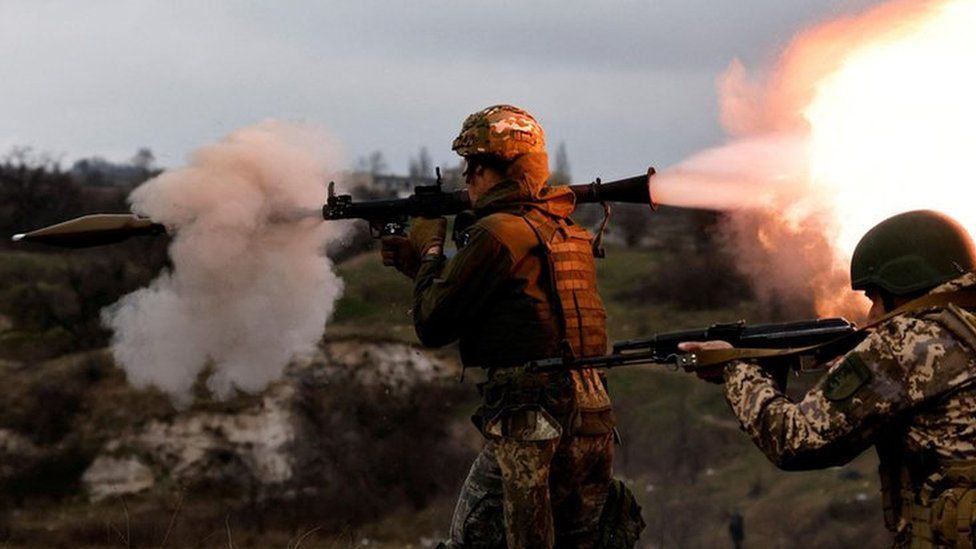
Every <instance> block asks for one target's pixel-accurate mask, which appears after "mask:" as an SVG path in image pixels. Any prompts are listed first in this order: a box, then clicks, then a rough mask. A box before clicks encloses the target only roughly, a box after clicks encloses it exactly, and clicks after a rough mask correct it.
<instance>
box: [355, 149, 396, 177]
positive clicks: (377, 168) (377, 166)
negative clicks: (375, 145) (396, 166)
mask: <svg viewBox="0 0 976 549" xmlns="http://www.w3.org/2000/svg"><path fill="white" fill-rule="evenodd" d="M388 168H389V166H387V164H386V157H384V156H383V151H373V152H371V153H369V156H360V157H359V160H357V161H356V169H357V170H358V171H361V172H368V173H370V174H372V175H380V174H384V173H387V172H388Z"/></svg>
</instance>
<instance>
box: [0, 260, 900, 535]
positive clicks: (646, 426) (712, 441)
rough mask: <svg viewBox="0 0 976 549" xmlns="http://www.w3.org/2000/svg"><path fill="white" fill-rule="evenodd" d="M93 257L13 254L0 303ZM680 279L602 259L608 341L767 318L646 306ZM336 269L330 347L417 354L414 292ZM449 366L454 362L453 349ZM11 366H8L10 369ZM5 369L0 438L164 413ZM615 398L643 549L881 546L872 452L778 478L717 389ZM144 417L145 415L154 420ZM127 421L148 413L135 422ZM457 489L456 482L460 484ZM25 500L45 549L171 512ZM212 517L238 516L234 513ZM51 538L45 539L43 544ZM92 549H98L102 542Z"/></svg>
mask: <svg viewBox="0 0 976 549" xmlns="http://www.w3.org/2000/svg"><path fill="white" fill-rule="evenodd" d="M87 257H88V256H77V257H74V256H73V258H72V259H70V260H66V259H64V258H63V257H61V256H56V255H47V254H43V255H42V254H32V253H19V252H4V253H2V254H0V280H6V281H8V283H7V285H6V286H4V287H3V288H0V298H4V299H6V300H7V303H10V298H11V295H12V292H14V291H15V290H16V288H22V287H23V286H24V285H26V284H41V285H44V284H48V285H52V286H53V287H54V288H56V287H58V285H59V284H62V283H63V281H64V277H65V275H66V272H68V270H70V266H71V265H73V264H74V265H77V264H78V263H79V262H82V261H87V260H88V259H86V258H87ZM681 264H682V258H681V257H676V256H675V255H674V254H673V253H669V252H665V251H654V250H629V249H614V248H611V249H609V250H608V254H607V257H606V258H605V259H602V260H599V262H598V269H599V282H600V285H601V291H602V294H603V296H604V300H605V303H606V306H607V311H608V318H609V330H610V335H611V338H612V339H626V338H633V337H638V336H645V335H650V334H652V333H654V332H659V331H668V330H676V329H682V328H688V327H693V326H702V325H707V324H710V323H714V322H721V321H731V320H737V319H740V318H744V319H747V320H749V319H756V318H760V317H759V315H760V313H761V311H760V310H759V307H758V306H757V305H756V304H755V303H753V302H751V301H748V300H744V301H742V302H741V303H739V304H738V305H736V306H725V307H721V308H705V309H698V310H688V309H686V308H684V307H682V306H680V305H678V304H676V303H674V302H672V301H670V300H668V299H664V298H662V297H660V296H656V295H655V294H654V293H653V292H649V291H648V292H644V293H641V290H640V289H641V288H643V287H645V286H646V283H647V281H648V279H649V277H653V276H656V275H655V273H661V272H662V269H664V268H670V266H671V265H681ZM336 270H337V272H338V273H339V274H340V276H341V278H342V279H343V280H344V283H345V291H344V294H343V296H342V298H341V299H340V300H339V301H338V303H337V304H336V310H335V313H334V316H333V319H332V320H331V321H330V323H329V324H328V326H327V328H326V338H327V339H328V338H332V337H335V338H338V337H343V338H345V337H356V336H359V337H378V338H394V339H399V340H403V341H407V342H416V337H415V335H414V333H413V328H412V325H411V322H410V316H409V308H410V292H411V284H410V281H409V280H407V279H406V278H405V277H403V276H402V275H400V274H399V273H397V272H396V271H394V270H392V269H390V268H386V267H383V266H382V264H381V263H380V260H379V254H378V253H376V252H373V253H368V254H364V255H360V256H358V257H355V258H353V259H351V260H349V261H346V262H344V263H342V264H341V265H338V266H337V267H336ZM720 278H721V277H720V276H719V279H720ZM17 291H19V290H17ZM688 291H695V288H689V289H688ZM10 312H12V311H8V314H9V313H10ZM0 321H2V322H0V326H3V330H2V331H3V333H4V337H7V338H13V337H15V336H16V337H20V338H28V339H30V337H36V338H38V339H37V340H36V341H42V342H43V341H47V339H45V337H47V336H50V334H47V332H44V333H34V334H33V335H32V334H31V332H29V331H26V332H25V330H23V329H18V328H16V327H12V326H11V325H10V318H9V317H8V318H6V319H0ZM45 334H47V335H45ZM0 341H2V339H0ZM0 347H2V345H0ZM7 351H9V349H8V350H7ZM446 352H449V353H450V352H453V351H452V350H451V349H450V348H449V349H448V350H447V351H446ZM99 356H102V355H99ZM7 358H11V356H10V355H9V354H8V355H7ZM99 360H103V359H99ZM7 364H8V365H7V367H6V369H5V370H4V372H6V373H5V374H4V375H5V376H7V377H6V378H5V383H6V386H7V387H8V388H10V391H8V393H7V394H6V397H5V398H4V399H3V402H4V404H5V406H6V409H4V410H2V411H0V428H15V429H19V428H21V427H23V428H27V427H26V426H29V425H31V424H32V423H31V422H32V421H34V420H35V419H38V418H41V419H43V420H44V421H45V422H47V423H45V425H47V424H51V425H54V426H55V427H58V426H60V427H58V428H61V429H67V428H72V429H74V428H77V429H84V428H87V427H91V426H92V425H96V424H97V426H98V428H99V429H109V430H111V428H113V426H128V425H132V424H133V422H137V421H141V419H140V418H142V417H148V416H147V414H150V415H160V414H168V413H171V411H170V410H169V409H168V407H167V406H166V405H165V404H164V403H162V402H159V396H158V395H153V394H145V393H143V394H132V393H131V392H128V391H127V390H126V389H125V387H124V380H123V378H121V377H120V375H121V373H120V372H119V371H118V370H117V369H116V370H113V369H112V366H111V365H105V364H101V363H98V364H95V365H92V366H91V367H89V368H88V369H87V370H83V371H81V372H78V371H77V369H76V368H65V367H63V366H59V365H58V364H48V365H45V367H44V368H45V369H43V370H37V371H36V374H35V373H33V370H32V369H31V368H25V367H24V366H23V365H21V364H19V363H17V362H16V361H11V362H8V363H7ZM473 377H477V376H469V379H468V380H467V381H466V382H465V383H466V384H469V385H472V386H471V387H470V388H469V389H468V390H469V394H470V395H471V398H470V399H469V400H468V401H467V402H466V403H463V404H462V405H459V406H458V408H457V410H452V414H451V416H452V417H453V418H455V419H454V421H456V423H457V432H458V433H460V435H459V436H463V437H464V438H465V440H468V439H473V437H474V436H475V435H474V432H473V428H472V427H471V426H470V425H469V424H468V423H467V419H466V417H467V415H468V414H469V413H470V412H471V408H472V407H473V403H474V401H475V398H476V396H475V388H474V387H473V379H472V378H473ZM92 380H95V381H92ZM92 383H95V384H96V385H95V386H96V387H97V391H96V392H94V393H91V392H90V391H89V392H84V391H83V390H82V389H77V390H76V389H75V388H76V387H84V386H88V385H86V384H92ZM610 384H611V391H612V393H613V396H614V401H615V408H616V411H617V415H618V422H619V430H620V433H621V435H622V438H623V444H622V445H621V446H620V447H619V448H618V449H617V462H616V468H617V474H618V475H619V476H621V477H623V478H625V479H626V480H627V481H628V483H629V485H630V486H631V487H632V489H633V490H634V491H635V493H636V494H637V497H638V499H639V500H640V502H641V504H642V505H643V507H644V517H645V520H646V521H647V523H648V528H647V530H646V531H645V535H644V538H643V542H642V543H643V545H642V547H720V546H727V545H728V544H729V536H728V533H727V525H728V519H729V516H730V515H731V514H732V513H733V512H739V513H741V514H742V515H743V517H744V518H745V528H746V542H747V546H750V547H801V546H802V547H864V546H867V547H875V546H883V545H885V544H886V543H887V542H886V541H885V540H886V538H885V534H884V532H883V528H882V526H881V504H880V501H879V497H878V486H877V480H876V478H875V473H874V469H875V466H876V460H875V458H874V456H873V453H869V455H865V456H862V457H861V458H859V459H858V460H856V461H855V462H854V463H852V464H851V465H849V466H847V467H844V468H839V469H831V470H826V471H818V472H808V473H784V472H780V471H778V470H777V469H775V467H773V466H772V465H770V464H769V463H768V462H767V461H766V460H765V458H764V457H763V456H762V455H761V454H760V452H759V451H758V450H756V449H755V448H754V447H753V446H752V444H751V443H750V441H749V440H748V439H747V438H746V437H745V435H744V434H743V433H742V432H741V431H740V430H739V428H738V425H737V424H736V423H735V421H734V419H733V418H732V416H731V414H730V413H729V411H728V410H727V407H726V404H725V402H724V398H723V397H722V393H721V387H719V386H716V385H710V384H707V383H704V382H701V381H699V380H697V379H696V378H694V377H692V376H689V375H687V374H684V373H681V372H672V371H669V370H668V369H667V368H666V367H662V366H641V367H629V368H626V369H621V370H619V371H613V372H612V373H611V374H610ZM147 397H150V398H149V399H148V400H147ZM52 398H61V399H67V400H65V401H66V402H69V404H71V406H74V407H75V408H74V410H75V416H73V417H74V418H75V419H73V420H72V421H76V422H81V423H78V424H77V425H75V424H71V425H68V426H64V425H61V424H60V423H59V421H62V420H59V418H60V417H61V415H60V414H59V413H58V411H57V410H54V411H52V409H51V407H50V406H47V405H45V404H44V403H45V402H53V401H52V400H51V399H52ZM45 399H47V400H45ZM72 399H76V400H72ZM100 403H101V404H100ZM147 403H151V404H152V407H149V408H147V406H146V404H147ZM109 404H111V405H109ZM126 407H139V410H131V411H132V412H133V413H132V414H129V413H128V412H127V410H126ZM137 411H138V412H140V413H135V412H137ZM85 418H87V419H85ZM86 426H87V427H86ZM51 428H54V427H51ZM120 428H121V427H120ZM456 481H457V482H458V483H460V481H461V478H457V479H456ZM452 498H453V496H452V495H451V494H446V493H445V494H440V495H438V496H437V497H436V498H433V499H432V500H431V502H430V503H429V504H428V506H427V507H425V508H423V509H419V510H418V509H413V508H399V507H397V508H394V509H390V510H389V512H388V513H386V514H385V515H384V516H383V517H381V518H378V519H377V520H374V521H370V522H366V523H363V524H356V525H350V526H349V527H348V528H344V529H342V530H341V531H316V532H314V534H312V535H309V536H307V537H305V538H302V539H303V544H302V547H351V546H360V545H362V543H363V540H368V542H369V545H370V546H374V547H407V546H414V547H420V546H422V543H421V542H422V541H423V538H429V537H431V536H434V535H443V534H444V533H445V530H446V525H447V522H448V520H449V516H450V513H451V508H452ZM30 501H32V502H33V503H32V504H31V505H28V506H27V507H24V508H21V509H20V510H16V511H15V512H14V513H15V514H14V515H10V514H9V513H8V515H7V518H6V521H7V524H8V525H17V527H19V528H26V529H28V530H26V531H29V534H30V539H32V540H35V541H37V543H38V545H36V546H38V547H40V546H58V545H59V544H60V545H61V546H70V544H71V541H70V540H71V536H72V535H73V534H71V532H76V533H77V532H94V531H96V530H97V531H99V532H100V531H101V529H108V531H109V535H108V536H107V537H106V539H107V546H115V545H118V542H119V536H117V535H115V533H114V530H112V528H114V529H116V530H118V529H120V528H121V525H122V524H123V521H124V520H128V519H129V517H128V515H127V513H129V512H131V513H132V514H133V516H132V520H136V518H137V514H138V518H140V520H143V521H144V522H143V523H141V524H143V525H144V526H145V528H146V529H147V530H146V532H147V533H146V536H148V539H155V540H157V541H156V543H158V539H159V538H160V537H161V535H157V534H160V531H163V530H165V526H166V524H167V523H168V521H169V517H170V516H171V515H172V513H173V510H172V502H169V503H165V502H161V501H159V500H153V499H148V500H138V501H132V502H130V503H129V507H127V508H126V509H125V512H124V513H123V508H122V506H121V505H120V503H119V502H117V501H114V502H106V503H102V504H99V505H95V506H89V505H87V504H84V503H83V502H82V501H80V500H79V499H78V498H77V497H71V496H69V497H67V498H66V499H51V498H49V497H46V496H45V497H44V498H42V499H40V500H36V499H31V500H30ZM214 505H218V503H213V504H211V503H207V502H206V501H192V502H189V503H188V504H187V507H186V510H184V511H182V512H183V513H190V512H193V511H191V510H193V509H196V510H197V511H199V513H200V514H201V516H210V515H208V514H207V513H210V514H214V513H216V512H217V511H214V507H213V506H214ZM219 505H221V506H224V505H230V506H231V508H232V507H233V502H231V503H228V502H226V501H225V502H219ZM220 509H223V507H221V508H220ZM218 511H219V509H218ZM228 512H229V511H228ZM139 513H141V514H139ZM218 514H219V513H218ZM0 518H2V513H0ZM187 520H189V518H187ZM200 520H204V519H200ZM207 520H209V519H207ZM213 520H214V521H216V522H217V523H219V524H216V523H215V524H214V525H213V528H212V529H213V530H214V531H215V532H217V533H216V534H213V535H212V537H211V538H209V539H210V540H211V541H214V544H213V545H212V546H217V545H219V546H225V545H226V544H227V539H226V533H225V532H224V526H225V525H224V524H223V520H222V518H221V519H217V518H214V519H213ZM204 521H205V520H204ZM0 523H2V521H0ZM208 524H209V523H208ZM0 526H2V524H0ZM208 528H209V526H208ZM26 531H25V532H26ZM45 532H50V535H49V537H46V536H48V534H45ZM154 532H155V533H154ZM302 533H303V532H302V531H280V530H274V529H269V530H267V531H261V532H258V531H255V530H252V529H250V527H249V526H247V525H246V524H243V523H234V524H232V534H233V535H234V542H235V544H236V546H239V547H245V546H249V547H265V546H287V545H288V544H293V542H294V541H295V540H297V539H298V538H299V537H301V535H302ZM24 535H27V534H24ZM153 536H155V537H153ZM0 539H3V537H2V532H0ZM99 539H101V538H99ZM44 540H48V541H44ZM65 544H66V545H65ZM92 544H93V546H94V545H98V544H97V543H95V541H92ZM10 546H35V545H30V544H27V545H10ZM123 546H124V544H123ZM199 546H208V544H207V543H202V545H199Z"/></svg>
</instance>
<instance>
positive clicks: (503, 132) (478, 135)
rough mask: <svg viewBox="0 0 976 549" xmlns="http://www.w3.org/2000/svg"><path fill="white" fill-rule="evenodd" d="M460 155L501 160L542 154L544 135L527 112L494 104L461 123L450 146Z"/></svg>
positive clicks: (544, 145) (544, 147) (536, 122)
mask: <svg viewBox="0 0 976 549" xmlns="http://www.w3.org/2000/svg"><path fill="white" fill-rule="evenodd" d="M451 149H453V150H454V152H456V153H458V154H459V155H461V156H465V157H467V156H472V155H477V154H490V155H492V156H497V157H499V158H501V159H502V160H514V159H515V158H517V157H519V156H521V155H523V154H526V153H534V152H545V150H546V134H545V132H543V131H542V126H541V125H539V122H538V121H537V120H536V119H535V118H533V117H532V115H531V114H529V113H528V112H526V111H524V110H522V109H520V108H518V107H513V106H511V105H494V106H491V107H488V108H487V109H484V110H480V111H478V112H476V113H474V114H472V115H470V116H468V117H467V118H466V119H465V120H464V124H462V125H461V133H460V134H459V135H458V136H457V138H456V139H455V140H454V145H453V146H452V147H451Z"/></svg>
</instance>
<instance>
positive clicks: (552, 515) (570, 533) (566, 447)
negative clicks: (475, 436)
mask: <svg viewBox="0 0 976 549" xmlns="http://www.w3.org/2000/svg"><path fill="white" fill-rule="evenodd" d="M552 443H553V446H554V448H552V451H549V452H546V451H545V450H542V449H540V447H539V446H537V445H533V443H527V442H521V441H515V440H513V439H501V440H497V439H496V440H488V441H487V442H486V443H485V446H484V448H483V449H482V450H481V453H480V454H479V455H478V457H477V459H475V461H474V464H473V465H472V466H471V471H470V472H469V473H468V477H467V479H466V480H465V482H464V486H463V487H462V488H461V494H460V496H459V497H458V502H457V507H456V508H455V510H454V518H453V520H452V521H451V539H450V542H449V543H448V544H447V547H450V548H478V549H481V548H506V547H507V548H508V549H521V548H526V547H531V548H548V547H557V548H582V549H585V548H589V547H594V546H595V544H596V543H597V539H598V535H599V532H598V530H599V522H600V513H601V511H602V509H603V504H604V501H605V500H606V497H607V488H608V486H609V483H610V481H611V479H612V477H613V435H612V434H606V435H599V436H576V437H572V436H564V437H561V438H560V439H558V440H554V441H552ZM502 444H516V445H524V446H522V447H520V448H515V449H514V450H513V449H511V448H509V449H508V451H506V452H503V454H504V455H508V456H516V458H515V459H514V460H510V461H515V462H517V463H507V464H505V463H503V464H501V465H505V467H502V466H501V465H500V464H499V446H500V445H502ZM503 459H504V458H503ZM503 469H504V472H503ZM513 471H515V472H514V473H513Z"/></svg>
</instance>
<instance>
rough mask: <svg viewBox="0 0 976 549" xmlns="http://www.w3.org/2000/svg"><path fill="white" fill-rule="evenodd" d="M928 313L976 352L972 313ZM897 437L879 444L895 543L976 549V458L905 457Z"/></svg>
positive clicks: (947, 310) (883, 492)
mask: <svg viewBox="0 0 976 549" xmlns="http://www.w3.org/2000/svg"><path fill="white" fill-rule="evenodd" d="M926 316H927V317H928V318H930V319H931V320H935V321H936V322H938V323H939V324H941V325H942V326H944V327H945V328H947V329H948V330H949V331H950V332H952V333H953V335H955V336H956V337H958V338H959V340H960V341H961V342H962V343H963V344H964V345H966V346H967V347H968V348H969V349H970V350H972V351H974V353H976V316H974V315H973V314H972V313H971V312H969V311H966V310H963V309H961V308H959V307H957V306H955V305H952V304H949V305H948V306H947V307H946V308H945V309H943V310H940V311H937V312H935V313H934V314H932V315H926ZM974 382H976V375H974V376H973V379H970V380H968V381H966V382H964V383H962V384H960V385H958V386H957V387H955V388H954V389H953V391H952V392H955V391H958V390H960V389H963V388H971V387H972V386H973V384H974ZM947 394H948V393H947ZM940 396H941V397H944V396H947V395H940ZM899 439H900V436H898V435H897V434H895V435H894V436H890V437H886V438H885V440H882V441H881V442H880V443H879V444H878V454H879V457H880V458H881V464H880V466H879V474H880V476H881V500H882V504H883V507H884V518H885V526H886V527H887V528H888V530H890V531H892V532H894V533H895V534H896V536H897V537H896V546H897V547H911V548H913V549H930V548H936V547H958V548H966V549H974V546H976V544H974V540H976V535H974V530H973V528H974V523H976V461H946V460H938V459H934V458H931V457H928V456H918V455H906V454H905V453H904V452H903V450H902V449H901V447H900V440H899Z"/></svg>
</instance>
